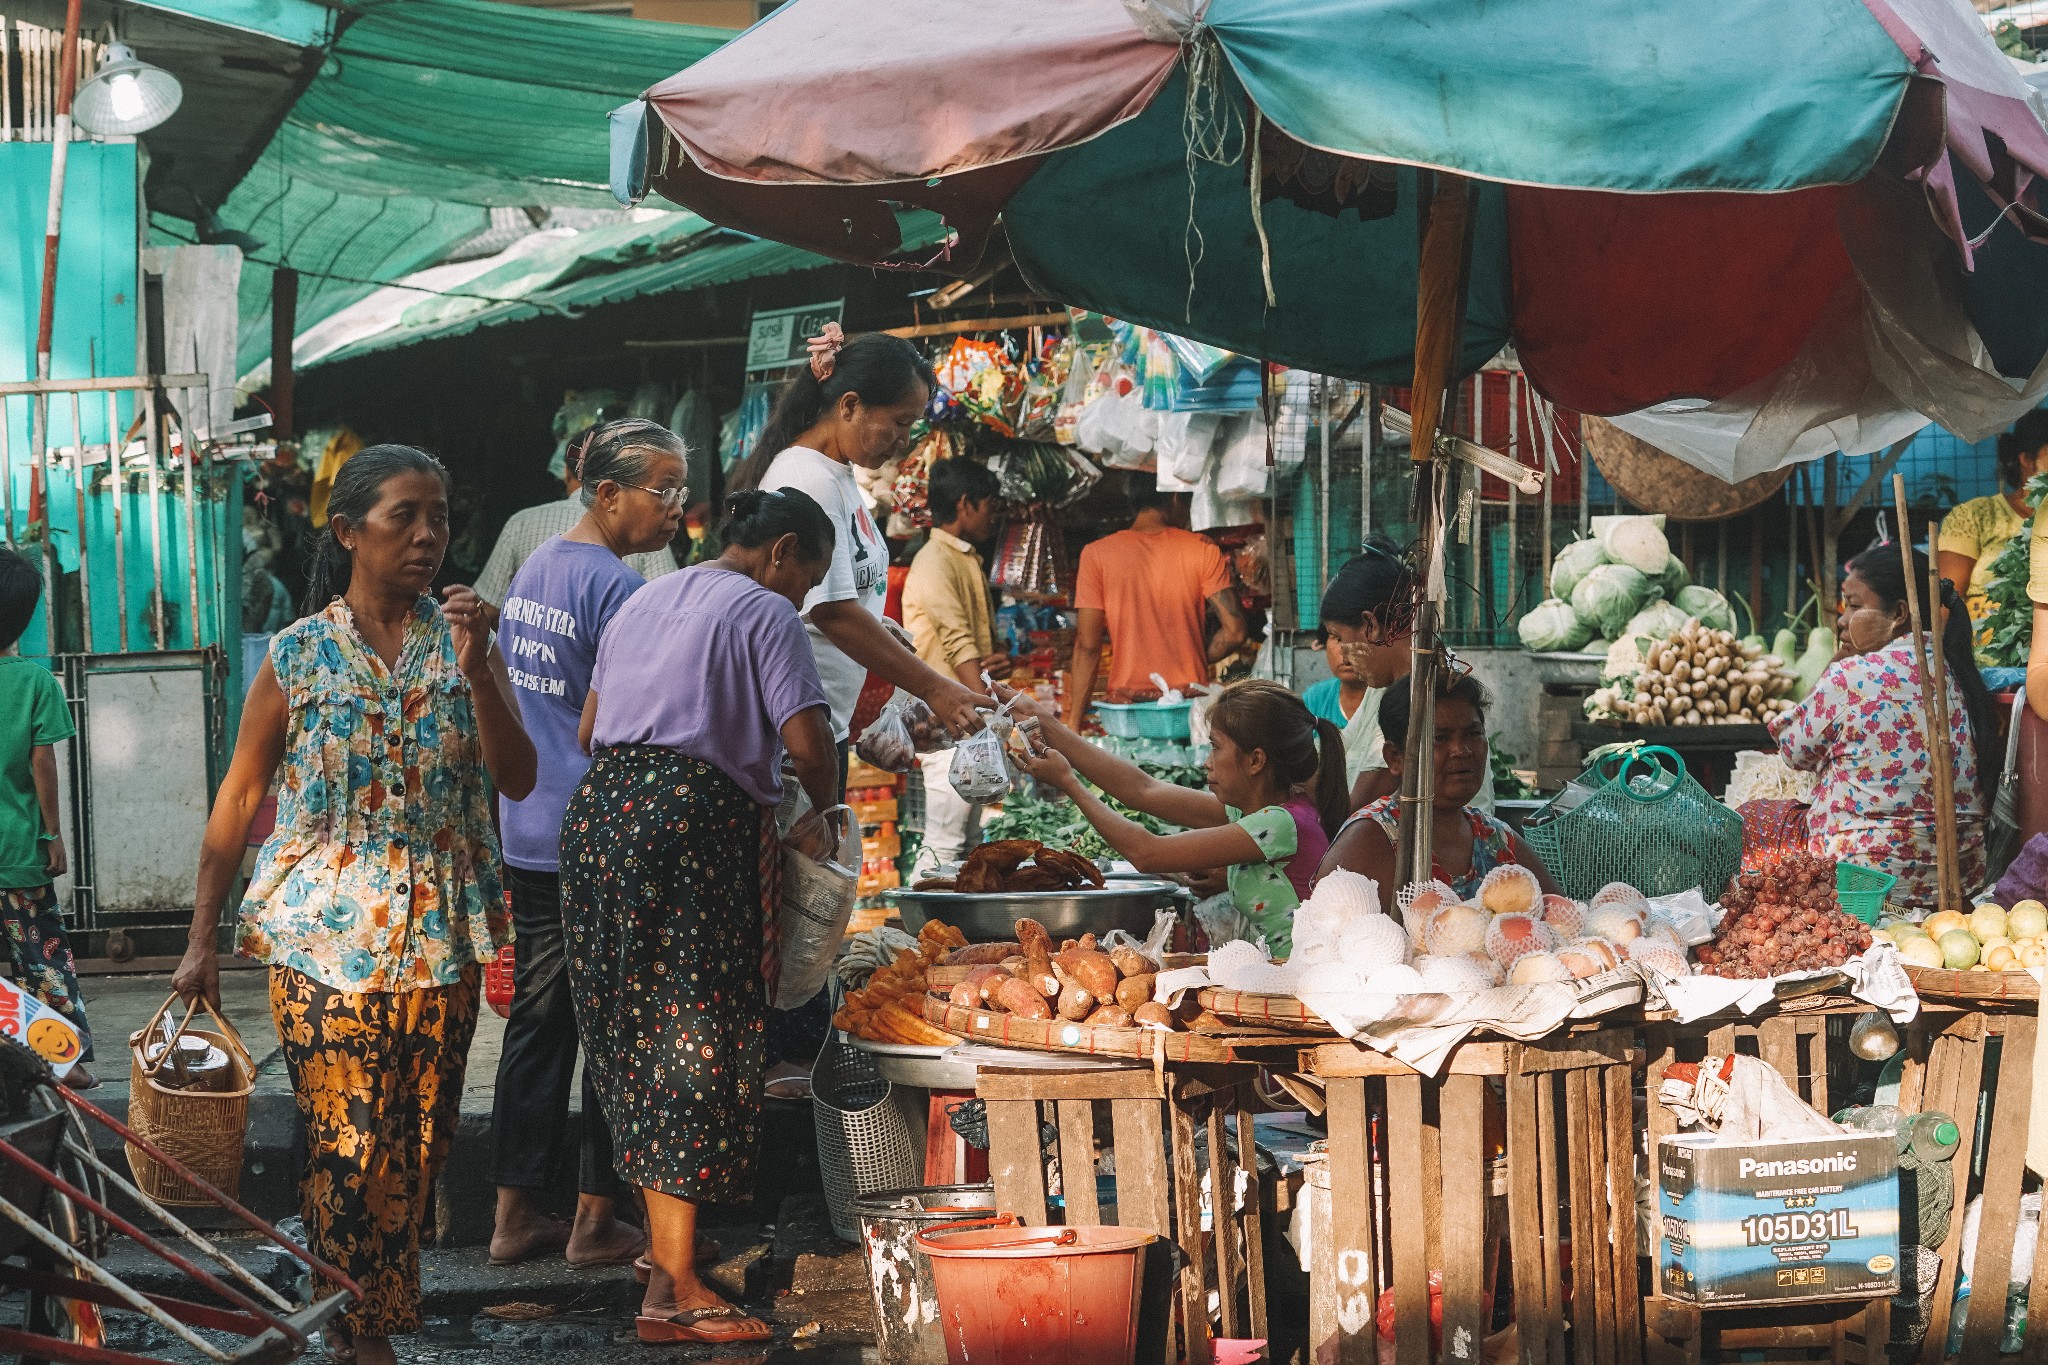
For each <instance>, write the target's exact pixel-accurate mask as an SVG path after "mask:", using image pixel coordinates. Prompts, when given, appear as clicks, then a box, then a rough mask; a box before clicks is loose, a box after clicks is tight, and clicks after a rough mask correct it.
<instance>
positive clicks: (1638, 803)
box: [1522, 745, 1742, 900]
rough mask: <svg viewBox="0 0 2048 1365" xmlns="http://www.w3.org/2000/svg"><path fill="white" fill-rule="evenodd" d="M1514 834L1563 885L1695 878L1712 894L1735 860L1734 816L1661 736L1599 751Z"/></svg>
mask: <svg viewBox="0 0 2048 1365" xmlns="http://www.w3.org/2000/svg"><path fill="white" fill-rule="evenodd" d="M1522 837H1523V838H1524V839H1526V840H1528V842H1529V846H1530V847H1531V848H1532V849H1534V850H1535V851H1536V856H1537V857H1539V858H1541V859H1542V860H1543V865H1544V866H1545V867H1546V868H1548V869H1550V875H1551V878H1552V879H1553V880H1554V881H1556V882H1557V884H1558V886H1559V887H1561V888H1562V889H1563V890H1564V893H1565V894H1566V895H1568V896H1571V897H1572V898H1574V899H1576V900H1585V899H1587V898H1588V897H1590V896H1592V894H1593V893H1594V892H1596V891H1598V890H1599V889H1600V888H1601V887H1603V886H1606V885H1607V884H1608V883H1609V882H1627V883H1628V884H1629V885H1630V886H1633V887H1635V888H1636V889H1637V890H1638V891H1641V892H1642V893H1643V894H1644V895H1646V896H1672V895H1676V894H1678V893H1679V892H1681V891H1689V890H1691V889H1692V888H1694V887H1698V888H1699V889H1700V892H1701V894H1702V895H1704V896H1706V898H1707V899H1708V900H1715V899H1718V898H1719V897H1720V895H1721V892H1722V890H1723V889H1724V888H1725V887H1726V886H1727V885H1728V880H1729V878H1731V877H1733V876H1734V875H1735V873H1736V871H1737V870H1738V869H1739V868H1740V867H1741V866H1742V817H1741V816H1739V815H1737V814H1736V813H1735V812H1734V811H1732V810H1730V809H1728V807H1726V806H1724V805H1722V804H1721V803H1720V802H1719V801H1716V800H1715V799H1714V798H1713V797H1712V796H1709V795H1708V794H1707V789H1706V788H1705V787H1702V786H1701V785H1700V784H1699V783H1698V782H1697V781H1695V780H1694V779H1693V777H1692V776H1691V775H1690V774H1689V773H1687V772H1686V770H1685V760H1684V759H1682V758H1680V757H1679V756H1678V755H1677V754H1676V753H1673V752H1672V751H1671V750H1669V749H1666V748H1664V747H1663V746H1661V745H1635V746H1631V747H1629V748H1626V749H1618V750H1615V751H1613V752H1611V753H1606V754H1602V755H1601V756H1600V757H1598V758H1596V759H1594V760H1593V762H1592V764H1591V765H1590V766H1589V767H1588V768H1587V769H1586V771H1585V772H1584V773H1582V774H1580V775H1579V779H1578V781H1576V782H1574V783H1572V784H1570V785H1568V786H1567V787H1566V788H1565V790H1564V791H1562V792H1560V793H1559V794H1558V795H1557V796H1556V797H1554V798H1552V799H1551V800H1550V802H1549V803H1548V804H1546V805H1545V806H1544V807H1543V808H1542V809H1540V810H1538V811H1537V812H1536V813H1535V814H1533V815H1531V816H1530V817H1529V820H1528V822H1527V823H1526V824H1525V825H1524V826H1523V827H1522Z"/></svg>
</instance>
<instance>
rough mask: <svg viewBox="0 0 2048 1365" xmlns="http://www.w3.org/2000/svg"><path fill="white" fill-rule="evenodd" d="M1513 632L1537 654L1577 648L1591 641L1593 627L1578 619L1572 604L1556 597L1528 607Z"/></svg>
mask: <svg viewBox="0 0 2048 1365" xmlns="http://www.w3.org/2000/svg"><path fill="white" fill-rule="evenodd" d="M1515 631H1516V633H1517V634H1519V635H1520V636H1521V637H1522V643H1523V644H1524V645H1526V646H1528V647H1529V648H1530V649H1533V650H1536V651H1538V652H1551V651H1556V650H1574V649H1579V648H1581V647H1582V646H1584V645H1585V643H1586V642H1587V641H1588V640H1591V639H1592V638H1593V628H1592V627H1591V626H1589V625H1587V624H1586V623H1585V622H1584V621H1581V620H1580V619H1579V614H1578V613H1577V612H1575V611H1573V610H1572V604H1571V603H1569V602H1561V601H1559V600H1558V599H1557V598H1555V597H1553V598H1551V599H1549V600H1548V601H1545V602H1539V603H1537V604H1536V605H1535V606H1533V607H1531V608H1530V609H1529V614H1528V615H1526V616H1524V617H1523V618H1522V619H1521V620H1520V621H1519V622H1518V623H1517V624H1516V626H1515Z"/></svg>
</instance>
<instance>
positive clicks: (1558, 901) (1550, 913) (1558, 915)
mask: <svg viewBox="0 0 2048 1365" xmlns="http://www.w3.org/2000/svg"><path fill="white" fill-rule="evenodd" d="M1543 922H1544V923H1545V924H1547V925H1549V926H1550V927H1551V928H1553V929H1555V930H1557V932H1558V933H1560V934H1569V935H1571V936H1572V937H1574V938H1576V937H1577V936H1578V934H1579V932H1580V931H1581V930H1582V929H1584V928H1585V927H1586V907H1584V906H1583V905H1580V904H1579V903H1578V902H1577V901H1575V900H1573V899H1572V898H1571V897H1570V896H1560V895H1557V894H1555V893H1552V894H1551V895H1548V896H1545V897H1544V898H1543Z"/></svg>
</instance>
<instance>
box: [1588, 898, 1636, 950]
mask: <svg viewBox="0 0 2048 1365" xmlns="http://www.w3.org/2000/svg"><path fill="white" fill-rule="evenodd" d="M1643 927H1644V926H1643V917H1642V916H1641V915H1640V914H1638V913H1636V911H1635V910H1633V909H1631V908H1630V907H1629V905H1628V904H1627V903H1626V902H1623V901H1609V902H1607V903H1606V904H1605V905H1596V906H1594V907H1593V909H1592V911H1591V913H1589V914H1588V915H1587V916H1586V932H1587V933H1589V934H1594V935H1597V936H1598V937H1600V938H1604V939H1609V940H1611V941H1613V942H1615V943H1627V942H1628V941H1629V940H1630V939H1637V938H1641V937H1642V936H1643Z"/></svg>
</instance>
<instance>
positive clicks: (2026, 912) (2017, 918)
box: [2005, 901, 2048, 943]
mask: <svg viewBox="0 0 2048 1365" xmlns="http://www.w3.org/2000/svg"><path fill="white" fill-rule="evenodd" d="M2005 932H2006V933H2007V934H2008V935H2010V936H2011V937H2012V939H2013V941H2014V942H2015V943H2017V942H2019V941H2021V940H2023V939H2030V938H2039V937H2041V936H2042V935H2043V934H2048V905H2043V904H2041V902H2039V901H2021V902H2020V903H2019V904H2017V905H2015V906H2013V908H2012V909H2010V910H2008V911H2006V912H2005Z"/></svg>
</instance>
